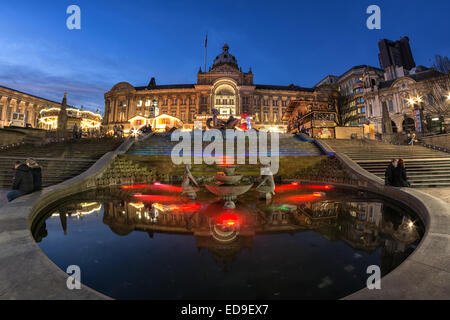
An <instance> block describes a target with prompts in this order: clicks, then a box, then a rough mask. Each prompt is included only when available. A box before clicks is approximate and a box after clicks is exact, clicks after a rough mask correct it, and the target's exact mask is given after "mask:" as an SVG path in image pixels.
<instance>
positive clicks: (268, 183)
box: [256, 165, 275, 202]
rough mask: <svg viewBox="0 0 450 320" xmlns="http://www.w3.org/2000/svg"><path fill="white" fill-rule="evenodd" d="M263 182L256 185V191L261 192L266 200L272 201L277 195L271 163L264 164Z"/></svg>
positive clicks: (262, 171)
mask: <svg viewBox="0 0 450 320" xmlns="http://www.w3.org/2000/svg"><path fill="white" fill-rule="evenodd" d="M261 178H262V181H261V183H260V184H259V185H258V186H257V187H256V191H258V192H260V193H261V194H262V196H263V197H264V198H265V199H266V201H268V202H270V201H271V199H272V196H273V195H275V181H274V179H273V174H272V171H271V170H270V166H269V165H265V166H263V168H262V169H261Z"/></svg>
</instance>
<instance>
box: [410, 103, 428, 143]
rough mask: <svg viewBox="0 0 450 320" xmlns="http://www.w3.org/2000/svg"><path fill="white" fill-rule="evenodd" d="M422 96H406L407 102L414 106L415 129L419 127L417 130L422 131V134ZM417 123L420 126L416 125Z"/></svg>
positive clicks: (423, 130)
mask: <svg viewBox="0 0 450 320" xmlns="http://www.w3.org/2000/svg"><path fill="white" fill-rule="evenodd" d="M422 102H423V100H422V97H420V96H417V97H410V98H408V104H409V105H410V106H411V107H413V108H414V115H415V122H416V129H419V130H418V131H419V132H420V133H422V135H423V134H424V132H425V128H424V125H423V109H424V108H423V105H422ZM417 123H420V127H419V126H418V125H417Z"/></svg>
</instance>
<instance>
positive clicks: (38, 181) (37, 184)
mask: <svg viewBox="0 0 450 320" xmlns="http://www.w3.org/2000/svg"><path fill="white" fill-rule="evenodd" d="M26 164H27V166H28V167H30V170H31V174H32V175H33V191H38V190H42V168H41V167H40V166H39V164H38V163H37V162H36V161H35V160H34V159H32V158H28V159H27V161H26Z"/></svg>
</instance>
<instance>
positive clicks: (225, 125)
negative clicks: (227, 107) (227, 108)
mask: <svg viewBox="0 0 450 320" xmlns="http://www.w3.org/2000/svg"><path fill="white" fill-rule="evenodd" d="M211 112H212V114H213V117H212V118H208V119H207V120H206V126H207V127H208V129H219V130H226V129H234V128H235V127H237V126H239V119H236V118H235V117H233V116H232V115H230V117H229V118H228V120H227V121H223V120H220V119H218V118H217V116H218V115H219V111H218V110H217V109H212V110H211Z"/></svg>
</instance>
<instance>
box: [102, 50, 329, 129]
mask: <svg viewBox="0 0 450 320" xmlns="http://www.w3.org/2000/svg"><path fill="white" fill-rule="evenodd" d="M321 91H322V89H320V88H319V89H311V88H303V87H299V86H295V85H293V84H291V85H289V86H276V85H260V84H254V82H253V72H252V70H251V68H250V69H249V70H248V72H243V71H242V68H240V67H239V65H238V63H237V60H236V58H235V57H234V56H233V55H232V54H231V53H230V52H229V46H228V45H227V44H225V45H224V46H223V48H222V53H220V54H219V55H218V56H217V57H216V58H215V59H214V63H213V65H212V67H210V68H209V70H208V71H206V70H203V71H202V70H201V68H200V70H199V71H198V73H197V83H195V84H176V85H157V84H156V81H155V79H154V78H152V79H151V81H150V83H149V84H148V85H147V86H141V87H135V86H133V85H131V84H129V83H128V82H120V83H118V84H116V85H115V86H114V87H113V88H112V89H111V90H110V91H109V92H107V93H106V94H105V118H104V125H105V126H106V127H107V130H112V128H113V126H114V125H123V126H124V128H125V130H130V129H133V128H134V129H137V128H136V125H133V124H132V123H131V122H130V120H131V119H134V118H135V117H136V116H141V117H144V118H147V119H151V118H153V117H156V116H158V115H163V114H164V115H168V116H171V117H174V118H177V119H178V120H179V121H181V123H182V126H183V127H184V128H186V129H192V128H193V125H194V121H201V122H202V125H203V129H205V128H206V120H207V119H208V118H211V117H212V109H217V110H218V112H219V116H218V118H219V119H222V120H226V119H228V118H229V117H230V115H232V116H233V117H235V118H237V119H239V118H240V117H241V114H242V113H244V112H245V113H247V115H249V116H251V118H252V125H253V127H255V128H257V129H263V130H273V131H282V132H284V131H286V129H287V121H285V120H284V119H283V114H284V113H285V111H286V109H287V107H288V106H289V104H290V103H291V102H292V101H295V100H298V99H303V100H309V101H311V102H312V103H314V102H315V99H316V98H317V97H318V96H319V93H320V92H321ZM324 94H325V95H327V94H328V93H326V92H324Z"/></svg>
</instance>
